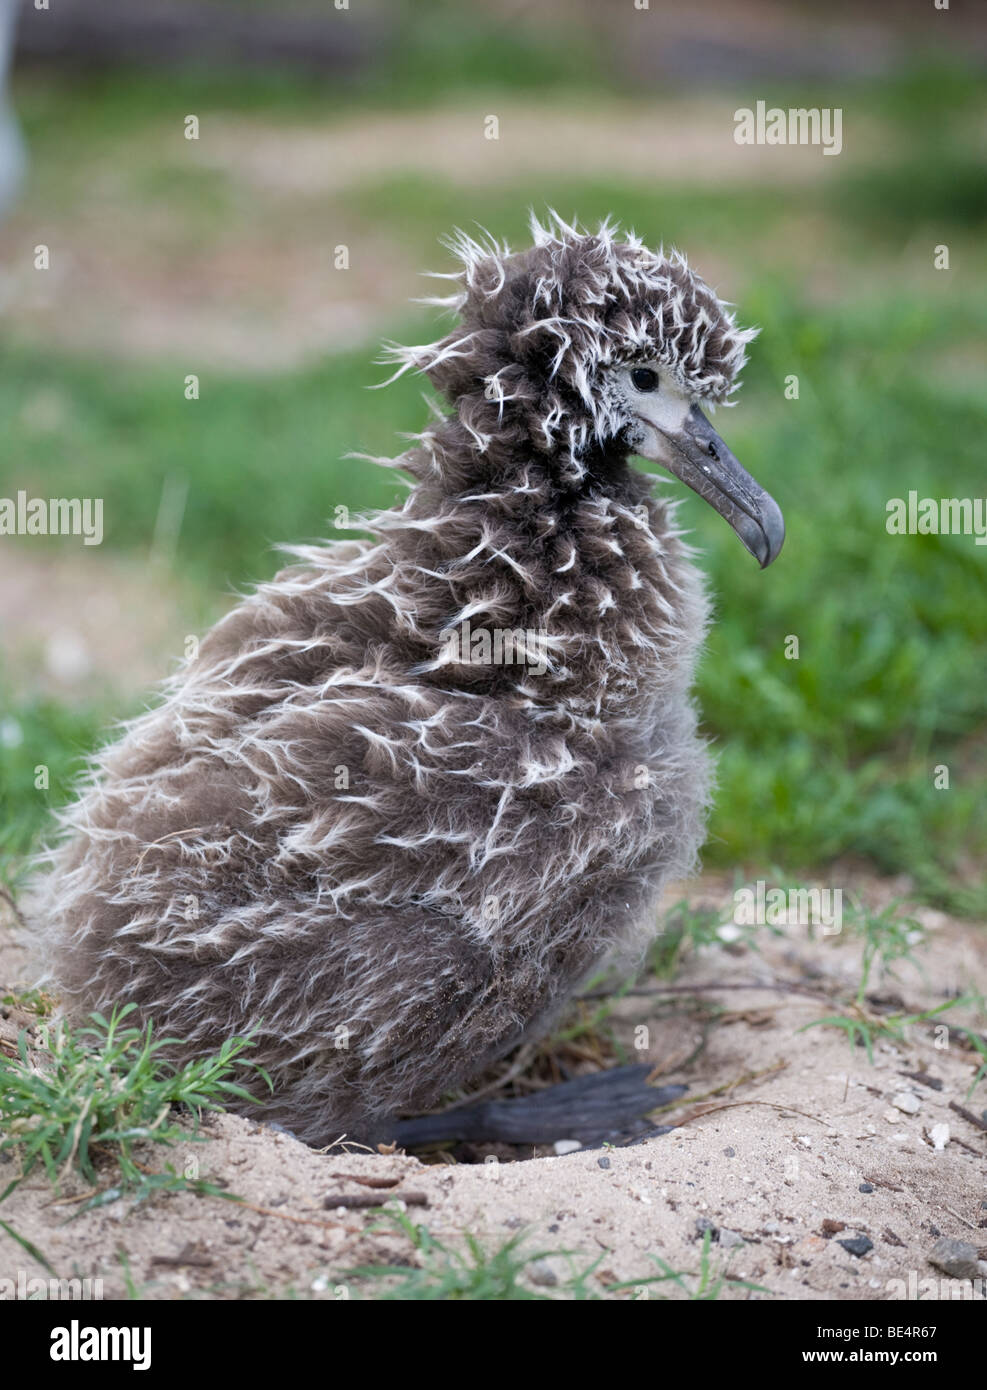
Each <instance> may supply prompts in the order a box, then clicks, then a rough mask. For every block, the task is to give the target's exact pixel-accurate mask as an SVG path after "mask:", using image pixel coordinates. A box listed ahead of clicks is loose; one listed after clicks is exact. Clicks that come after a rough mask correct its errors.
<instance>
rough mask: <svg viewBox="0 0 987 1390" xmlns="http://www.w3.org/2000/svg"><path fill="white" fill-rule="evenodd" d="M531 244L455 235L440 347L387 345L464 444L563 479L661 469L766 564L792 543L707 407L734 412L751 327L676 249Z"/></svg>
mask: <svg viewBox="0 0 987 1390" xmlns="http://www.w3.org/2000/svg"><path fill="white" fill-rule="evenodd" d="M531 225H532V234H533V239H534V245H533V246H532V247H530V248H529V249H528V250H525V251H521V252H518V253H515V254H512V253H511V252H510V249H509V248H508V247H507V246H502V245H499V244H497V243H496V242H494V241H493V240H491V239H485V240H475V239H473V238H471V237H468V236H466V235H465V234H463V233H457V234H456V236H455V237H453V238H452V239H451V240H450V241H449V242H448V243H447V245H448V246H449V248H450V250H452V252H453V253H454V254H455V255H456V257H457V259H458V260H459V261H460V262H461V266H462V268H461V269H460V270H458V271H455V272H452V273H450V274H448V275H445V276H442V277H440V278H445V279H450V280H454V281H458V282H459V288H458V289H457V290H456V292H455V293H453V294H450V295H448V296H445V297H441V298H438V297H433V298H430V299H429V300H427V301H426V302H428V303H433V304H439V305H442V306H443V307H445V308H450V309H454V310H456V311H458V313H459V315H460V320H461V321H460V323H459V324H458V325H457V326H456V328H455V329H453V330H452V332H450V333H449V334H447V335H446V336H445V337H444V338H442V339H441V340H440V341H439V342H436V343H431V344H427V345H424V346H419V347H399V346H396V345H392V346H390V347H389V348H388V349H387V353H388V357H387V360H389V361H392V362H396V363H399V364H400V365H399V368H398V373H397V375H400V374H401V372H403V371H406V370H408V369H409V368H416V369H418V370H420V371H422V372H424V373H425V374H426V375H427V376H428V377H429V379H430V380H431V382H432V384H433V385H434V386H435V387H436V389H437V390H439V391H441V392H442V393H443V394H444V395H445V396H447V397H448V399H449V400H450V402H451V403H452V404H453V406H454V407H455V409H456V412H457V415H458V418H459V420H460V421H461V422H462V424H463V426H464V427H465V429H466V430H467V431H468V434H469V436H470V439H471V445H470V447H471V448H473V449H475V450H476V451H477V452H478V453H479V454H487V453H488V454H490V455H491V459H492V460H493V459H495V458H496V456H498V455H500V454H501V453H502V451H503V450H504V449H507V450H511V449H513V450H514V451H515V452H517V451H518V450H520V451H522V453H524V452H526V453H527V454H528V455H530V454H531V453H532V451H534V452H535V453H537V454H538V455H541V456H546V457H548V458H550V459H551V460H552V462H553V464H554V465H555V469H556V472H557V474H558V476H559V478H560V480H561V481H562V483H563V484H569V485H571V484H579V483H581V482H582V481H583V480H584V479H585V477H586V475H587V472H588V471H589V470H590V469H591V467H592V465H593V460H594V459H596V460H598V459H600V458H601V457H602V458H608V457H613V456H614V455H620V454H624V455H626V454H628V453H631V452H633V453H637V454H639V455H640V456H641V457H642V458H645V459H649V460H651V461H653V462H655V463H658V464H661V465H662V466H663V467H665V468H667V469H668V470H669V472H671V473H673V474H674V475H675V476H676V477H677V478H679V479H681V481H682V482H684V483H686V484H687V486H689V487H690V488H692V489H693V490H694V491H695V492H698V493H699V495H700V496H701V497H703V498H704V499H705V500H706V501H707V502H709V503H710V505H711V506H713V507H714V508H715V509H716V510H717V511H718V512H719V513H720V515H721V516H723V517H724V518H725V519H726V520H727V521H728V522H729V524H730V525H731V526H732V527H733V529H734V530H735V531H736V533H737V534H738V536H739V537H740V539H741V540H742V541H743V543H744V545H745V546H746V547H747V549H748V550H749V551H750V552H751V554H752V555H754V556H755V558H756V559H757V560H758V561H759V563H760V565H761V567H762V568H764V567H765V566H767V565H769V564H770V563H771V562H772V560H774V559H775V557H776V556H777V554H778V552H779V551H780V549H781V546H782V542H783V540H784V538H785V524H784V521H783V519H782V515H781V511H780V510H779V508H778V505H777V503H776V502H775V501H774V500H773V498H771V497H770V496H769V495H768V493H767V492H765V491H764V489H763V488H761V487H760V486H759V485H758V484H757V483H756V482H755V481H754V479H753V478H752V477H751V476H750V474H749V473H747V472H746V470H745V469H744V468H743V467H742V466H741V465H740V463H739V462H738V460H737V459H736V458H735V457H734V455H733V454H732V453H731V452H730V450H729V449H728V448H727V446H726V444H725V443H724V442H723V440H722V439H721V438H720V436H719V435H718V434H717V433H716V431H715V430H714V429H713V426H712V425H711V424H710V422H709V420H708V419H707V417H706V415H705V414H704V413H703V407H704V406H706V405H717V404H722V403H724V402H726V401H727V399H728V397H729V396H730V395H732V393H733V392H734V391H735V390H736V389H737V382H736V377H737V374H738V372H739V371H740V370H741V368H742V367H743V365H744V363H745V361H746V347H747V344H748V343H749V342H750V341H751V340H752V339H753V338H754V337H755V336H756V332H757V330H756V329H741V328H739V327H738V326H737V324H736V322H735V320H734V317H733V314H732V313H731V312H730V309H729V307H728V306H727V305H726V304H724V303H723V302H722V301H721V300H720V299H719V298H718V297H717V296H716V294H715V293H714V292H713V291H712V290H711V289H710V288H709V286H708V285H706V284H705V283H704V281H703V280H701V279H700V277H699V276H698V275H696V274H695V272H694V271H692V270H691V269H690V268H689V266H688V265H687V263H686V261H685V258H684V257H683V256H681V255H680V254H679V253H678V252H675V251H673V252H671V253H669V254H665V252H664V251H660V250H659V251H651V250H649V249H648V248H647V247H646V246H645V245H644V244H643V243H642V242H641V241H640V240H639V239H638V238H637V237H635V236H634V235H633V234H629V235H623V236H621V235H619V234H618V232H617V230H616V229H615V228H614V227H613V226H612V225H611V224H609V223H604V224H603V225H602V226H601V227H600V228H599V230H598V231H596V232H592V233H587V232H583V231H581V230H580V229H578V228H576V227H572V226H569V225H568V224H566V223H565V222H563V221H562V219H561V218H559V217H558V216H557V215H556V214H554V213H553V214H552V215H551V217H550V219H549V220H548V222H547V223H546V224H544V225H543V224H542V223H540V222H539V221H538V220H537V219H535V218H532V224H531Z"/></svg>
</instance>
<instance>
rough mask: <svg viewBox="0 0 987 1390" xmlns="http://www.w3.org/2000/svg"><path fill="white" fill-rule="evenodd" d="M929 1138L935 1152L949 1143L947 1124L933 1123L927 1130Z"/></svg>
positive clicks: (940, 1150)
mask: <svg viewBox="0 0 987 1390" xmlns="http://www.w3.org/2000/svg"><path fill="white" fill-rule="evenodd" d="M929 1138H930V1139H931V1140H932V1147H933V1148H934V1149H935V1150H936V1152H937V1153H941V1152H942V1150H943V1149H944V1148H945V1147H946V1145H947V1144H948V1143H949V1125H933V1126H932V1128H931V1129H930V1130H929Z"/></svg>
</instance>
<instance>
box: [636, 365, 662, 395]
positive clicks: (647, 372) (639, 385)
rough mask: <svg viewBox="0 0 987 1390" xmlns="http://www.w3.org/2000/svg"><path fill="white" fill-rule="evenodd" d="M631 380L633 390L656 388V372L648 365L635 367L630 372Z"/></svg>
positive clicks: (654, 389)
mask: <svg viewBox="0 0 987 1390" xmlns="http://www.w3.org/2000/svg"><path fill="white" fill-rule="evenodd" d="M631 381H632V382H633V383H634V389H635V391H657V390H658V373H657V372H653V371H652V370H651V368H650V367H635V368H634V370H633V371H632V372H631Z"/></svg>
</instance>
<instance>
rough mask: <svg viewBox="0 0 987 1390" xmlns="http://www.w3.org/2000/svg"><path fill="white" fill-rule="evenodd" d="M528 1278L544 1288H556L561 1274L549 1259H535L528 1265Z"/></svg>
mask: <svg viewBox="0 0 987 1390" xmlns="http://www.w3.org/2000/svg"><path fill="white" fill-rule="evenodd" d="M528 1278H529V1279H530V1280H531V1282H532V1283H533V1284H540V1285H541V1286H542V1287H543V1288H554V1287H555V1285H556V1284H557V1283H558V1282H559V1276H558V1275H557V1274H556V1273H555V1270H554V1269H553V1268H552V1266H551V1265H550V1264H549V1263H548V1261H547V1260H533V1261H532V1262H531V1264H530V1265H528Z"/></svg>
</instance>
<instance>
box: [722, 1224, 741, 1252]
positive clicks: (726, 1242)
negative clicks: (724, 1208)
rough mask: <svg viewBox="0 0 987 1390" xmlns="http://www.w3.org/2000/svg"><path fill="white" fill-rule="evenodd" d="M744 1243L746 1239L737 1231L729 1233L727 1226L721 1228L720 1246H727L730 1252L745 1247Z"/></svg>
mask: <svg viewBox="0 0 987 1390" xmlns="http://www.w3.org/2000/svg"><path fill="white" fill-rule="evenodd" d="M743 1243H744V1238H743V1236H742V1235H740V1234H739V1233H738V1232H737V1231H728V1230H727V1229H726V1227H725V1226H721V1227H720V1244H721V1245H723V1246H726V1248H727V1249H728V1250H729V1249H733V1248H734V1247H735V1246H738V1245H743Z"/></svg>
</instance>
